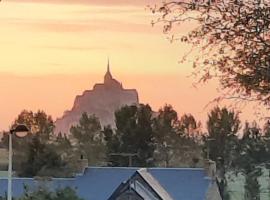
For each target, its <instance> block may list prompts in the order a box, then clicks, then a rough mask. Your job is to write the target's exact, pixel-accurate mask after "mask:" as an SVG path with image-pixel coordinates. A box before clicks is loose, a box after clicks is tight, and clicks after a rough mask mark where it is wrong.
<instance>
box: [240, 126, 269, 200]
mask: <svg viewBox="0 0 270 200" xmlns="http://www.w3.org/2000/svg"><path fill="white" fill-rule="evenodd" d="M267 151H268V150H267V148H266V145H265V141H264V139H263V133H262V130H261V129H260V128H259V127H258V125H257V124H256V123H253V124H252V125H250V124H249V123H247V122H246V124H245V127H244V130H243V137H242V138H241V139H240V140H239V145H238V154H237V155H238V157H237V159H236V160H235V162H236V167H237V170H238V171H239V172H241V173H242V174H243V175H244V176H245V199H247V200H252V199H255V200H259V199H260V192H261V191H260V184H259V177H260V176H261V175H262V167H263V165H262V164H264V163H265V162H266V161H267V159H268V156H269V155H268V156H267Z"/></svg>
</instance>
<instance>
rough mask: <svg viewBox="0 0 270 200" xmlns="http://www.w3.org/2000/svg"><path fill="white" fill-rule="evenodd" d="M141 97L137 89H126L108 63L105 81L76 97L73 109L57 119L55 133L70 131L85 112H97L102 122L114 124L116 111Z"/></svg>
mask: <svg viewBox="0 0 270 200" xmlns="http://www.w3.org/2000/svg"><path fill="white" fill-rule="evenodd" d="M138 103H139V97H138V93H137V91H136V90H135V89H124V88H123V86H122V84H121V83H120V82H118V81H117V80H115V79H114V78H113V77H112V75H111V72H110V66H109V63H108V67H107V72H106V74H105V76H104V83H100V84H95V86H94V88H93V89H92V90H86V91H84V92H83V94H82V95H79V96H77V97H76V99H75V102H74V105H73V107H72V109H71V110H69V111H65V112H64V115H63V116H62V117H61V118H59V119H57V120H56V121H55V126H56V129H55V133H59V132H62V133H68V132H69V129H70V127H71V126H72V125H75V124H76V123H78V121H79V119H80V117H81V115H82V113H83V112H86V113H88V114H95V116H97V117H98V118H99V119H100V122H101V124H102V125H103V126H104V125H109V124H110V125H112V126H114V112H115V111H116V110H118V109H119V108H121V107H122V106H124V105H132V104H138Z"/></svg>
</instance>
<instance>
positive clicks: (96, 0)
mask: <svg viewBox="0 0 270 200" xmlns="http://www.w3.org/2000/svg"><path fill="white" fill-rule="evenodd" d="M10 2H20V3H52V4H58V3H60V4H89V5H108V6H113V5H136V6H143V5H144V6H147V5H151V4H155V3H160V2H162V1H161V0H10Z"/></svg>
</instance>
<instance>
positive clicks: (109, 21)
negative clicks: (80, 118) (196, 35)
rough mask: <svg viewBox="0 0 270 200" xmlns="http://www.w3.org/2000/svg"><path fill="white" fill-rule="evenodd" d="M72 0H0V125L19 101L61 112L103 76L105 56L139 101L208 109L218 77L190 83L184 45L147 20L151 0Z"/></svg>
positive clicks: (202, 112)
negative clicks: (195, 84) (205, 82)
mask: <svg viewBox="0 0 270 200" xmlns="http://www.w3.org/2000/svg"><path fill="white" fill-rule="evenodd" d="M33 2H35V3H33ZM36 2H38V3H36ZM64 2H66V3H64ZM77 2H78V3H77V4H75V3H72V1H32V2H31V1H19V0H18V1H4V2H1V5H0V32H1V37H0V44H1V46H0V52H1V67H0V90H1V101H0V109H1V112H0V129H7V128H8V127H9V125H10V124H11V123H12V121H13V120H14V118H15V117H16V116H17V114H18V113H19V112H20V111H21V110H22V109H31V110H37V109H42V110H45V111H46V112H47V113H48V114H51V115H52V116H53V118H54V119H55V118H57V117H59V116H61V115H62V113H63V112H64V111H65V110H67V109H70V107H71V106H72V104H73V101H74V98H75V96H76V95H78V94H81V93H82V92H83V91H84V90H86V89H91V88H92V87H93V85H94V84H95V83H97V82H101V81H102V79H103V75H104V73H105V70H106V62H107V57H109V58H110V60H111V68H112V73H113V75H114V76H115V77H116V78H117V79H118V80H119V81H122V82H123V85H124V87H125V88H136V89H137V90H138V93H139V95H140V101H141V102H142V103H149V104H150V105H151V106H152V107H153V108H154V109H158V108H159V107H161V106H163V105H164V104H165V103H168V104H172V105H173V106H174V107H175V108H176V109H177V111H179V114H182V113H184V112H191V113H193V114H194V115H195V116H196V117H198V119H200V120H203V119H204V118H205V117H206V114H207V110H205V109H204V106H205V105H206V104H207V103H208V102H209V101H210V100H212V99H213V98H214V97H215V95H216V90H215V88H216V85H215V84H214V83H212V85H211V84H210V85H207V87H203V88H200V89H195V88H194V87H192V83H193V79H192V78H188V76H189V75H190V74H191V72H192V67H191V63H189V62H187V63H184V64H180V63H179V60H180V58H181V57H182V56H183V55H184V54H185V53H186V52H187V51H188V49H189V47H188V46H185V45H183V44H179V43H177V42H176V43H170V42H169V40H168V39H166V37H167V36H166V35H163V34H162V27H161V26H159V25H157V26H154V27H152V26H151V20H152V19H153V16H152V15H151V12H150V11H149V10H147V8H146V5H148V4H153V3H155V1H147V0H145V1H138V2H137V3H132V2H133V1H115V3H112V2H114V1H108V2H107V1H91V3H89V1H86V0H85V1H83V0H82V1H77ZM156 2H158V1H156ZM183 33H185V30H183ZM161 91H162V95H161Z"/></svg>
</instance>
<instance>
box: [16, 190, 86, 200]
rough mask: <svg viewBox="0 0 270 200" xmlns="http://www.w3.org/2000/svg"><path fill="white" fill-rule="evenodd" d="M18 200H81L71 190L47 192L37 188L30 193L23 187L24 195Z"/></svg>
mask: <svg viewBox="0 0 270 200" xmlns="http://www.w3.org/2000/svg"><path fill="white" fill-rule="evenodd" d="M18 200H83V199H81V198H79V197H78V195H77V194H76V191H75V190H74V189H72V188H69V187H67V188H63V189H57V190H56V191H49V190H47V189H45V188H39V189H38V190H36V191H34V192H32V191H29V190H28V189H27V187H25V191H24V195H23V196H22V197H20V198H19V199H18Z"/></svg>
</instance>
